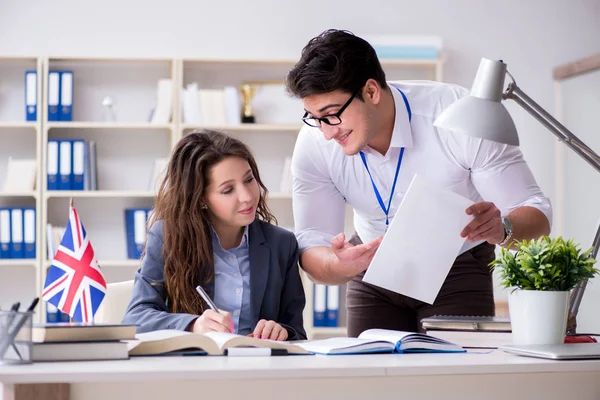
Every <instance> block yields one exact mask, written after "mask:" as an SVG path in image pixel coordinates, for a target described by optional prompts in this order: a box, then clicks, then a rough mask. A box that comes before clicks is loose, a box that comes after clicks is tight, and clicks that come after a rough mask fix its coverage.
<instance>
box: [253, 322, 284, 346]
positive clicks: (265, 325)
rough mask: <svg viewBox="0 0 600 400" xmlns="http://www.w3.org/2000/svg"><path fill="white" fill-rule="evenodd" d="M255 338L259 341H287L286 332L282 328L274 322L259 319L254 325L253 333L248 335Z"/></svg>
mask: <svg viewBox="0 0 600 400" xmlns="http://www.w3.org/2000/svg"><path fill="white" fill-rule="evenodd" d="M250 336H254V337H255V338H260V339H271V340H279V341H283V340H287V338H288V332H287V329H285V328H284V327H283V326H281V325H279V324H278V323H277V322H275V321H267V320H266V319H261V320H260V321H258V324H256V328H254V332H253V333H252V334H251V335H250Z"/></svg>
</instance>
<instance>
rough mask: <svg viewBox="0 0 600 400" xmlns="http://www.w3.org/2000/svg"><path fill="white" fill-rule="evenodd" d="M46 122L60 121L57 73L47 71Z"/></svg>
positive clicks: (58, 73)
mask: <svg viewBox="0 0 600 400" xmlns="http://www.w3.org/2000/svg"><path fill="white" fill-rule="evenodd" d="M48 121H60V72H59V71H48Z"/></svg>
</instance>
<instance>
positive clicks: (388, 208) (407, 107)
mask: <svg viewBox="0 0 600 400" xmlns="http://www.w3.org/2000/svg"><path fill="white" fill-rule="evenodd" d="M398 91H399V92H400V94H401V95H402V98H403V99H404V104H405V105H406V111H407V112H408V121H409V122H410V120H411V119H412V113H411V111H410V104H408V99H407V98H406V96H405V95H404V93H403V92H402V90H400V89H398ZM403 156H404V147H402V148H401V149H400V155H399V156H398V165H397V166H396V174H395V175H394V183H392V192H391V194H390V200H389V201H388V205H387V207H386V206H385V204H384V203H383V199H382V198H381V195H380V194H379V190H377V185H375V181H374V180H373V176H372V175H371V171H369V166H368V165H367V158H366V157H365V153H363V152H362V151H361V152H360V158H361V159H362V162H363V164H364V165H365V168H366V170H367V172H368V174H369V178H371V184H372V185H373V191H374V192H375V197H377V201H378V202H379V206H380V207H381V209H382V210H383V213H384V214H385V225H386V226H387V225H389V218H388V216H389V213H390V207H391V206H392V198H393V197H394V191H395V190H396V181H397V180H398V172H400V165H402V157H403Z"/></svg>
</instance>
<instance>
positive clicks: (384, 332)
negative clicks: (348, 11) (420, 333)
mask: <svg viewBox="0 0 600 400" xmlns="http://www.w3.org/2000/svg"><path fill="white" fill-rule="evenodd" d="M413 333H414V332H403V331H392V330H389V329H367V330H366V331H364V332H363V333H361V334H360V335H358V337H359V338H361V339H368V340H385V341H386V342H390V343H394V344H396V343H398V342H399V341H401V340H402V339H403V338H404V337H405V336H407V335H410V334H413Z"/></svg>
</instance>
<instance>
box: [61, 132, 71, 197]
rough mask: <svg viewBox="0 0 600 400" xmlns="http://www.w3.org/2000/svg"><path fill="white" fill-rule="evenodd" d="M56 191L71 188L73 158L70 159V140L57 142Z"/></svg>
mask: <svg viewBox="0 0 600 400" xmlns="http://www.w3.org/2000/svg"><path fill="white" fill-rule="evenodd" d="M58 147H59V150H58V160H59V161H58V164H59V170H58V175H59V179H58V190H71V188H72V183H71V181H72V173H71V171H73V157H72V144H71V141H70V140H59V141H58Z"/></svg>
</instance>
